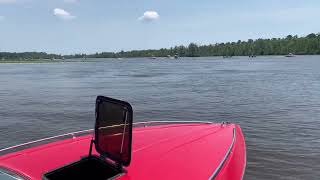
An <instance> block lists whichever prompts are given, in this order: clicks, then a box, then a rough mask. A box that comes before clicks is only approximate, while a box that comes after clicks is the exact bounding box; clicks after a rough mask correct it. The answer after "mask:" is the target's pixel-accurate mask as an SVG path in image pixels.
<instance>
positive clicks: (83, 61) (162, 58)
mask: <svg viewBox="0 0 320 180" xmlns="http://www.w3.org/2000/svg"><path fill="white" fill-rule="evenodd" d="M295 56H297V57H299V56H320V55H317V54H308V55H295ZM206 57H207V58H217V59H220V58H221V59H225V60H228V59H236V58H237V57H240V58H246V57H247V58H248V59H256V58H259V57H260V58H261V57H279V58H281V57H283V58H284V59H290V58H287V57H286V55H263V56H255V57H253V58H252V57H249V56H232V57H223V56H201V57H179V58H180V59H182V58H189V59H190V58H191V59H192V58H206ZM102 59H106V60H118V61H122V60H125V59H150V60H174V59H170V58H167V57H156V58H155V59H151V58H150V57H128V58H121V59H118V58H103V57H101V58H88V59H86V60H84V59H83V58H71V59H65V60H63V59H55V60H51V59H25V60H21V59H6V60H0V64H26V63H28V64H33V63H35V64H38V63H71V62H77V63H87V62H95V60H102ZM178 60H179V59H178Z"/></svg>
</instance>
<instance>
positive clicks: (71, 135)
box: [0, 121, 214, 156]
mask: <svg viewBox="0 0 320 180" xmlns="http://www.w3.org/2000/svg"><path fill="white" fill-rule="evenodd" d="M188 123H199V124H213V123H214V122H210V121H145V122H135V123H133V127H147V126H156V125H164V124H188ZM93 131H94V129H87V130H82V131H76V132H71V133H66V134H61V135H57V136H52V137H47V138H43V139H38V140H35V141H29V142H26V143H22V144H18V145H14V146H11V147H7V148H4V149H0V156H1V155H4V154H7V153H11V152H16V151H19V150H23V149H26V148H31V147H34V146H36V145H43V144H47V143H50V142H55V141H58V140H64V139H69V138H73V139H75V138H77V137H80V136H83V135H88V134H90V133H92V134H93Z"/></svg>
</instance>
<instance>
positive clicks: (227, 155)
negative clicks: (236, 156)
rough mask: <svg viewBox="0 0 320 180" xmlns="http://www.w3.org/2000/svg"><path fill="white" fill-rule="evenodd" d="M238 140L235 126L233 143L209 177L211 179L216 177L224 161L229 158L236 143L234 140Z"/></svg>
mask: <svg viewBox="0 0 320 180" xmlns="http://www.w3.org/2000/svg"><path fill="white" fill-rule="evenodd" d="M235 140H236V128H233V136H232V142H231V145H230V146H229V148H228V151H227V153H226V154H225V156H224V157H223V159H222V161H221V162H220V164H219V166H218V167H217V168H216V169H215V171H214V172H213V174H212V175H211V176H210V177H209V179H214V178H215V177H216V176H217V175H218V173H219V171H220V170H221V168H222V166H223V165H224V163H225V162H226V160H227V159H228V157H229V155H230V153H231V150H232V148H233V145H234V141H235Z"/></svg>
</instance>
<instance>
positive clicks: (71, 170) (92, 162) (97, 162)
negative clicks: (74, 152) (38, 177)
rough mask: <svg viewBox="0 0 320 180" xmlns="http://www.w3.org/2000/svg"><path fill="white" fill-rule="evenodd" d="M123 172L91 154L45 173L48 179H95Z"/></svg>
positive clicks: (101, 179) (45, 177)
mask: <svg viewBox="0 0 320 180" xmlns="http://www.w3.org/2000/svg"><path fill="white" fill-rule="evenodd" d="M119 173H121V171H120V170H117V169H116V168H114V167H113V166H111V165H110V164H108V163H106V162H105V161H103V160H101V159H99V158H98V157H95V156H91V157H87V158H85V159H82V160H80V161H78V162H75V163H73V164H70V165H67V166H64V167H62V168H59V169H56V170H54V171H51V172H49V173H47V174H45V175H44V179H48V180H65V179H95V180H106V179H109V178H111V177H114V176H116V175H117V174H119Z"/></svg>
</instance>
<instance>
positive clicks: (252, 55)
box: [249, 54, 257, 58]
mask: <svg viewBox="0 0 320 180" xmlns="http://www.w3.org/2000/svg"><path fill="white" fill-rule="evenodd" d="M255 57H257V56H256V55H254V54H251V55H249V58H255Z"/></svg>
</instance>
